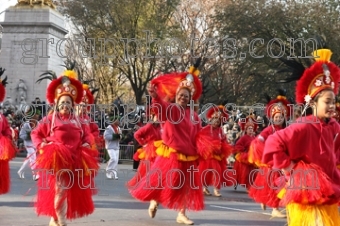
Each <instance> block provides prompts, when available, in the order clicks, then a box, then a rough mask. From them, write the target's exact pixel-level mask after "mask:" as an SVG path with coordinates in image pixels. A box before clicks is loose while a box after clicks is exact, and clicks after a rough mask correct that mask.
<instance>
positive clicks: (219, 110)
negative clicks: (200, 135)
mask: <svg viewBox="0 0 340 226" xmlns="http://www.w3.org/2000/svg"><path fill="white" fill-rule="evenodd" d="M213 117H218V118H220V119H221V121H222V122H226V121H227V120H228V117H229V116H228V114H227V109H225V107H224V106H223V105H219V106H217V107H211V108H210V109H209V110H208V112H207V118H208V119H211V118H213Z"/></svg>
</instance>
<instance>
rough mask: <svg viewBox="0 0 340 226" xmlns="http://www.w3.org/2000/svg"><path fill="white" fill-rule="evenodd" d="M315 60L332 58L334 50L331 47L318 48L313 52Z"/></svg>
mask: <svg viewBox="0 0 340 226" xmlns="http://www.w3.org/2000/svg"><path fill="white" fill-rule="evenodd" d="M312 55H313V57H314V60H315V61H326V62H329V61H330V60H331V56H332V51H331V50H330V49H318V50H315V51H314V52H313V53H312Z"/></svg>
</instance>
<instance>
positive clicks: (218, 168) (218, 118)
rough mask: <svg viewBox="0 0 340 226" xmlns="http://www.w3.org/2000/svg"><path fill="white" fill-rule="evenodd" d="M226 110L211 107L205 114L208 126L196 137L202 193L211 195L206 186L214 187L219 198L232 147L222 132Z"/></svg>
mask: <svg viewBox="0 0 340 226" xmlns="http://www.w3.org/2000/svg"><path fill="white" fill-rule="evenodd" d="M226 112H227V110H226V109H225V108H224V107H223V106H218V107H212V108H211V109H210V110H209V111H208V112H207V119H208V120H209V121H210V124H209V125H207V126H206V127H204V128H203V129H202V130H201V131H200V132H199V133H198V135H197V150H198V153H199V154H200V156H201V159H200V162H199V172H200V173H201V174H202V180H203V181H202V183H203V186H204V189H203V193H204V194H206V195H211V193H210V191H209V190H208V188H207V186H214V195H215V196H217V197H220V196H221V193H220V189H221V185H223V184H224V186H226V185H225V184H226V182H227V181H225V180H224V177H223V173H224V172H226V170H227V157H228V156H229V155H230V154H231V152H232V147H231V146H230V145H229V144H228V143H227V138H226V137H225V135H224V133H223V131H222V127H221V125H222V123H223V122H226V121H227V120H228V114H227V113H226Z"/></svg>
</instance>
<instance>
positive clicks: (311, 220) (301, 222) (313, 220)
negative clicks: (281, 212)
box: [286, 203, 340, 226]
mask: <svg viewBox="0 0 340 226" xmlns="http://www.w3.org/2000/svg"><path fill="white" fill-rule="evenodd" d="M286 209H287V221H288V226H310V225H323V226H335V225H340V215H339V210H338V206H337V204H333V205H302V204H297V203H291V204H288V205H287V206H286Z"/></svg>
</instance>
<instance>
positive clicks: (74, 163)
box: [35, 144, 99, 219]
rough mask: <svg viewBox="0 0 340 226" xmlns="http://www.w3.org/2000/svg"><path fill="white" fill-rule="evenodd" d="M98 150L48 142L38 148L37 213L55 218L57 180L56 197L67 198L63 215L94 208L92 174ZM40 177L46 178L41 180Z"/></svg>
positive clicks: (77, 215) (75, 215) (82, 213)
mask: <svg viewBox="0 0 340 226" xmlns="http://www.w3.org/2000/svg"><path fill="white" fill-rule="evenodd" d="M96 156H98V151H96V150H92V149H89V148H85V147H80V148H79V149H78V150H77V153H71V152H70V151H69V150H68V149H67V148H66V147H65V146H64V145H61V144H58V145H57V144H50V145H47V146H45V147H43V148H42V149H41V150H40V155H38V156H37V161H36V162H37V168H38V169H41V171H40V174H41V175H40V178H41V179H39V181H38V193H37V200H36V203H35V206H36V208H37V214H38V215H47V216H52V217H54V218H56V210H55V206H54V199H55V196H56V191H57V190H56V188H57V187H56V186H57V184H59V183H58V182H62V183H63V184H64V192H62V196H63V197H60V198H59V199H65V200H66V202H67V219H75V218H80V217H83V216H86V215H89V214H91V213H92V212H93V211H94V204H93V200H92V195H93V194H95V193H96V191H97V190H96V188H95V183H94V177H95V174H96V172H97V171H98V169H99V165H98V161H97V159H96ZM42 178H46V179H45V180H43V179H42Z"/></svg>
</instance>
